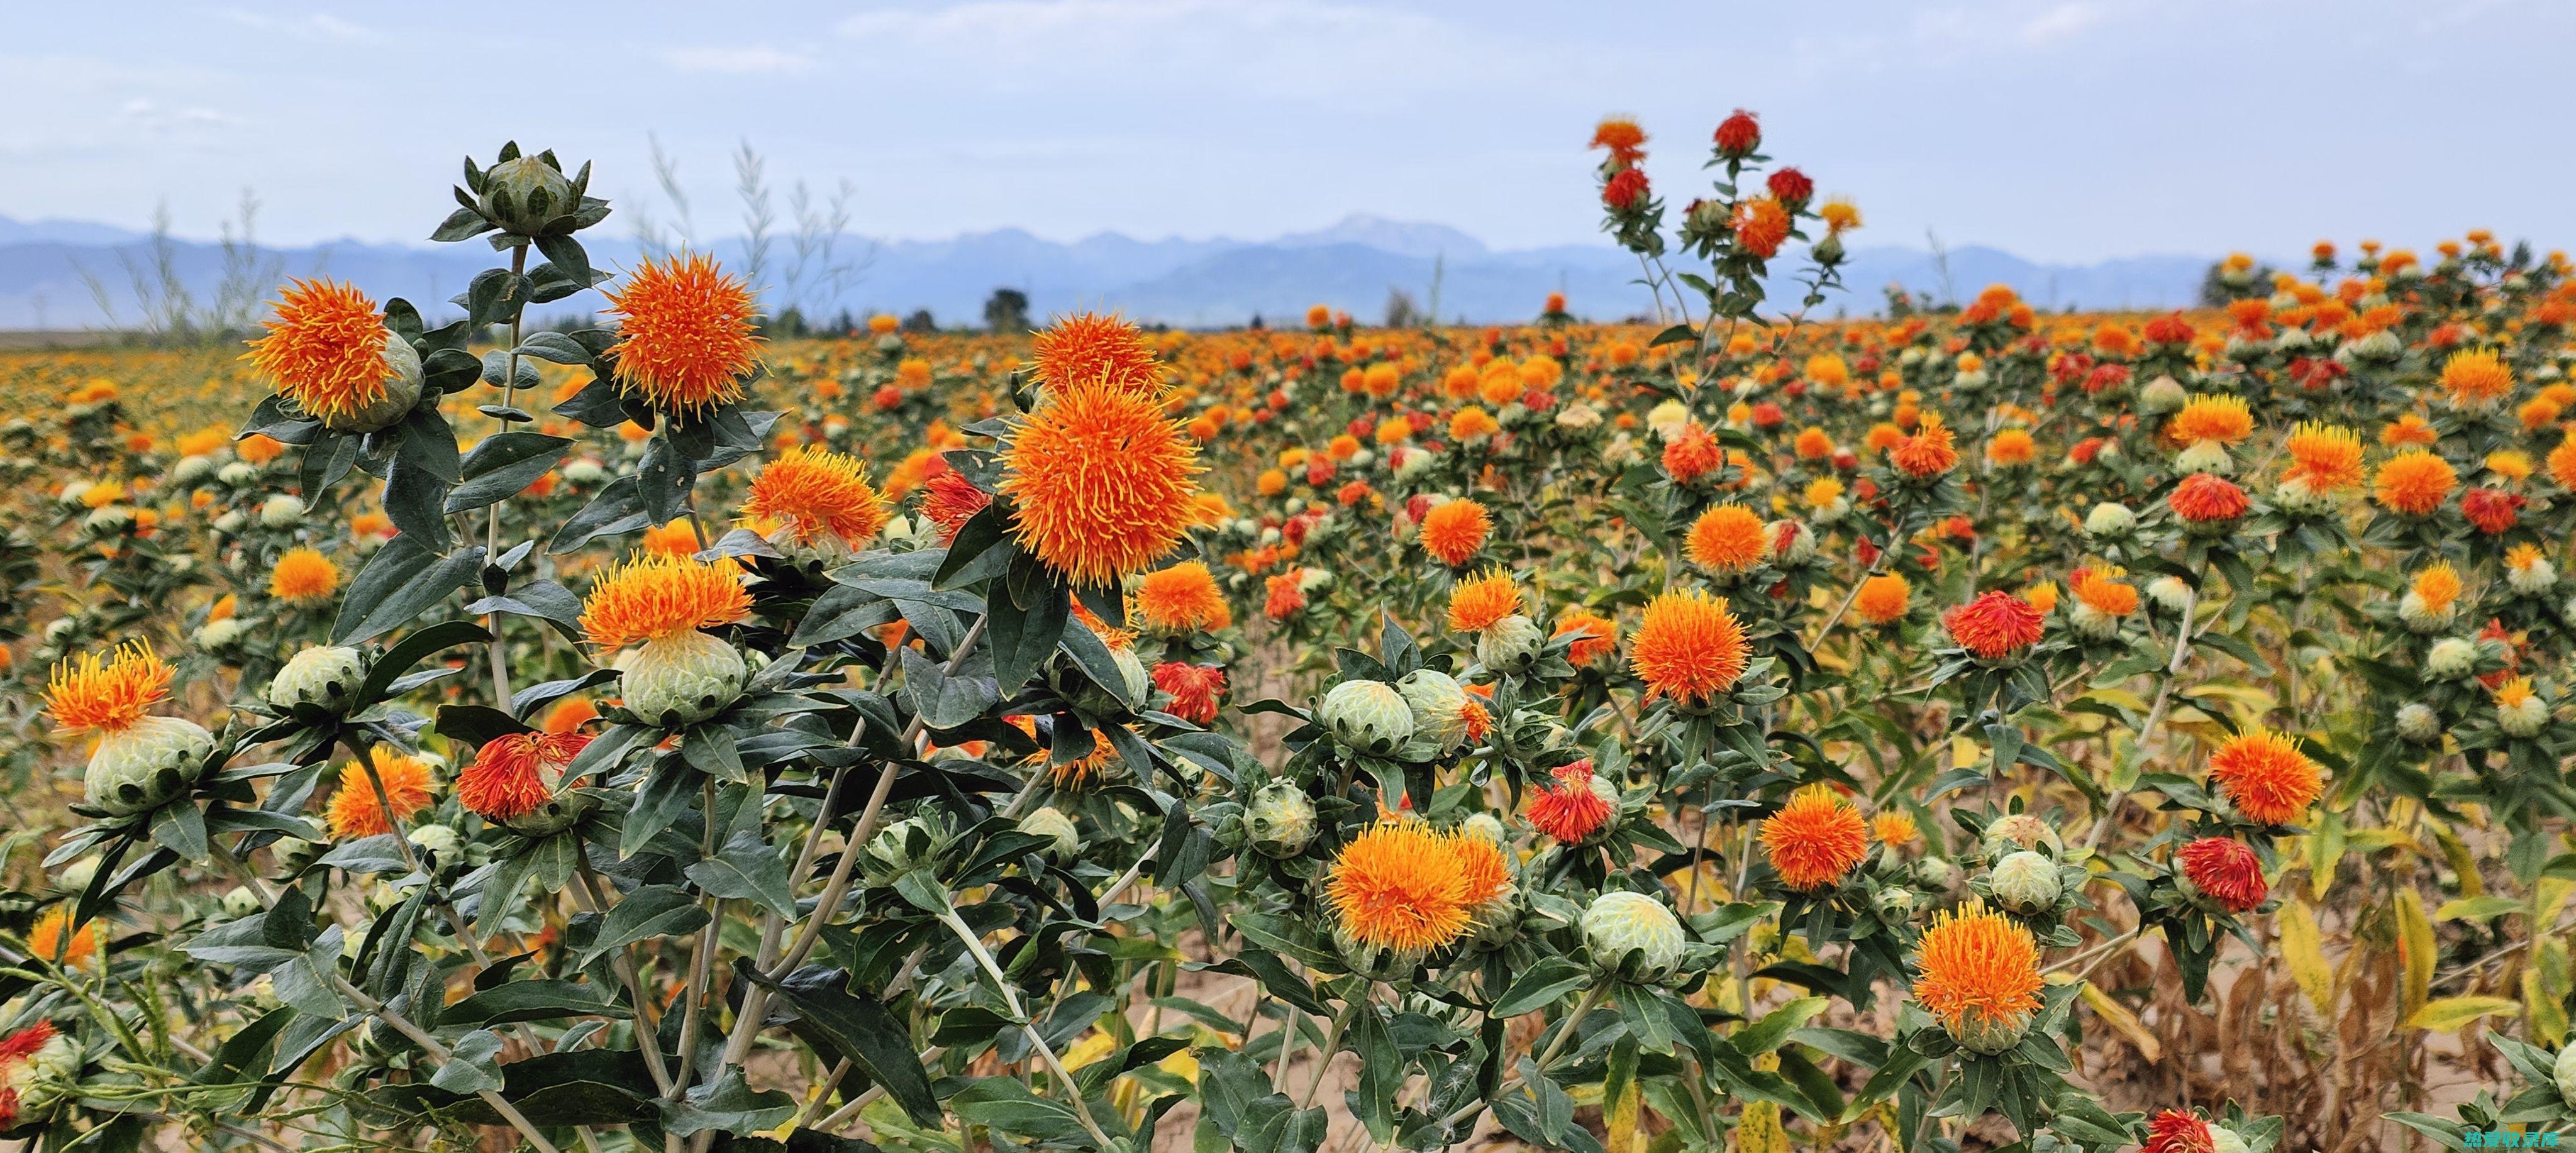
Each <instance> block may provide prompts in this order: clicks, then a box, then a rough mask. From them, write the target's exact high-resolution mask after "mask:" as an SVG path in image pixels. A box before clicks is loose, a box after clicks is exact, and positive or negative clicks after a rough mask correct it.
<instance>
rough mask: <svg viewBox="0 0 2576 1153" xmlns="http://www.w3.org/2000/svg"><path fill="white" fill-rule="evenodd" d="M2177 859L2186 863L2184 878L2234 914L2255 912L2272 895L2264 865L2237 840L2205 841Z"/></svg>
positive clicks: (2189, 847) (2187, 847) (2195, 843)
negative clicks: (2264, 872)
mask: <svg viewBox="0 0 2576 1153" xmlns="http://www.w3.org/2000/svg"><path fill="white" fill-rule="evenodd" d="M2174 856H2175V857H2177V858H2179V859H2180V860H2181V861H2182V875H2183V876H2184V877H2185V878H2187V879H2189V880H2190V881H2191V883H2192V884H2193V885H2194V886H2196V887H2198V888H2199V889H2200V891H2201V892H2204V893H2207V894H2209V896H2210V899H2211V900H2214V901H2217V902H2218V905H2219V907H2220V908H2223V909H2225V910H2227V911H2228V912H2230V913H2242V912H2246V911H2248V910H2251V909H2253V908H2255V907H2256V906H2259V905H2261V904H2262V903H2263V899H2264V898H2265V897H2268V896H2270V895H2271V892H2272V888H2271V886H2270V885H2269V884H2267V883H2265V882H2264V880H2263V862H2262V861H2261V860H2260V859H2258V858H2256V857H2255V856H2254V850H2252V849H2249V848H2246V847H2245V845H2244V843H2243V842H2240V841H2238V840H2236V839H2235V838H2233V837H2202V838H2200V839H2199V840H2196V841H2193V842H2192V843H2190V844H2188V845H2184V846H2183V847H2182V849H2181V850H2180V851H2179V852H2176V853H2175V854H2174Z"/></svg>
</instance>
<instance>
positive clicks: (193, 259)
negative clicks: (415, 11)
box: [0, 215, 2208, 329]
mask: <svg viewBox="0 0 2576 1153" xmlns="http://www.w3.org/2000/svg"><path fill="white" fill-rule="evenodd" d="M713 249H714V251H715V252H716V253H717V255H718V256H720V257H722V258H723V259H724V260H725V261H726V262H727V264H728V266H729V267H734V268H742V267H745V266H746V265H747V260H746V257H745V254H744V246H743V243H742V241H740V240H739V239H727V240H721V241H718V242H716V243H715V244H714V245H713ZM167 251H168V256H169V265H170V268H171V271H172V273H173V275H174V276H175V278H176V280H177V281H178V282H179V283H180V284H182V285H184V286H185V288H186V290H187V292H188V293H189V294H190V295H191V296H192V297H194V298H195V299H197V300H199V301H201V302H210V301H212V300H213V299H214V298H215V297H216V296H217V295H218V293H219V292H221V290H222V286H223V284H224V281H225V278H226V270H227V259H228V258H227V255H226V253H225V252H224V250H223V248H222V246H220V245H218V244H214V243H209V242H203V241H172V242H170V244H169V247H168V249H167ZM590 251H591V258H592V260H593V261H594V262H596V263H598V264H601V265H602V266H604V267H609V268H619V267H625V266H628V265H631V264H633V263H634V262H635V261H636V260H637V259H638V258H639V252H638V249H637V246H636V244H635V242H634V241H633V240H632V239H631V238H629V237H627V236H625V235H623V234H618V233H615V232H614V231H613V230H612V231H611V232H610V233H609V234H608V235H606V236H603V237H601V238H599V239H597V240H594V241H591V242H590ZM796 260H797V255H796V253H795V252H794V250H793V246H792V245H791V244H790V243H789V242H788V241H786V240H784V239H777V238H773V240H772V241H771V244H770V249H769V255H768V264H767V269H768V271H767V273H766V274H765V275H764V277H763V281H764V289H765V294H766V298H767V300H768V302H769V304H770V306H771V307H773V308H778V309H784V308H786V307H787V306H789V305H791V304H792V305H797V306H800V307H802V309H803V310H804V311H805V312H806V313H807V314H808V316H810V317H815V318H818V319H819V318H822V317H827V316H830V315H832V314H836V313H838V312H840V311H842V310H844V309H846V310H848V311H850V312H851V313H853V314H857V315H865V314H867V313H870V312H877V311H886V312H896V313H903V314H909V313H910V312H911V311H913V310H914V309H917V308H928V309H930V310H931V313H932V315H933V316H934V317H936V318H937V319H939V320H940V321H941V322H942V323H945V324H949V325H966V324H974V323H977V322H979V321H980V320H981V318H982V313H983V305H984V301H985V299H986V298H987V297H988V296H989V295H990V294H991V293H992V291H993V290H994V289H995V288H997V287H1004V286H1007V287H1012V288H1018V289H1020V290H1021V291H1023V292H1026V293H1027V294H1028V296H1029V301H1030V307H1031V309H1032V311H1033V313H1035V314H1036V315H1038V316H1040V317H1044V316H1046V315H1048V314H1050V313H1055V312H1062V311H1068V310H1073V309H1080V308H1117V309H1122V310H1124V311H1125V312H1126V313H1127V314H1128V315H1129V316H1132V317H1135V318H1137V319H1140V320H1145V321H1161V322H1165V323H1170V324H1176V325H1186V326H1220V325H1234V324H1242V323H1244V322H1246V321H1247V320H1249V319H1251V318H1252V317H1254V316H1260V317H1262V318H1263V319H1264V320H1265V321H1267V322H1269V323H1272V324H1278V323H1283V322H1284V323H1291V324H1293V323H1296V322H1297V321H1298V320H1299V319H1301V318H1302V317H1303V315H1304V313H1305V310H1306V308H1307V306H1309V305H1312V304H1318V303H1321V304H1326V305H1330V306H1332V307H1334V308H1338V309H1345V310H1348V311H1349V312H1350V313H1351V314H1352V315H1354V316H1358V317H1362V318H1364V319H1369V320H1374V319H1376V318H1378V317H1379V316H1380V315H1381V314H1382V312H1383V310H1384V308H1385V305H1386V302H1387V298H1388V293H1389V292H1390V290H1401V291H1403V292H1404V293H1406V294H1407V295H1408V296H1410V297H1411V298H1412V299H1413V301H1414V303H1415V304H1416V305H1417V306H1419V307H1424V308H1431V307H1436V308H1437V310H1438V315H1440V316H1441V317H1442V318H1444V319H1453V320H1466V321H1471V322H1483V321H1511V320H1520V319H1525V318H1528V317H1531V316H1534V315H1536V314H1537V312H1538V310H1539V306H1540V304H1541V302H1542V301H1543V299H1544V298H1545V297H1546V295H1547V294H1548V293H1550V292H1563V293H1565V294H1566V297H1567V299H1568V300H1569V301H1570V302H1571V305H1572V308H1573V311H1574V312H1575V313H1576V314H1578V315H1581V316H1586V317H1592V318H1596V319H1616V318H1620V317H1626V316H1637V315H1643V314H1646V313H1649V312H1651V311H1652V309H1653V301H1652V298H1651V296H1650V295H1649V294H1648V293H1647V291H1646V290H1645V288H1644V287H1642V286H1641V285H1640V284H1638V283H1637V277H1638V268H1637V261H1636V258H1635V257H1633V256H1631V255H1629V254H1628V253H1626V252H1623V251H1621V250H1619V249H1616V248H1613V247H1611V246H1610V245H1609V244H1608V243H1607V242H1603V243H1600V244H1572V245H1556V246H1551V247H1546V248H1535V249H1520V250H1500V251H1498V250H1494V249H1490V248H1488V247H1487V246H1486V245H1485V244H1484V243H1483V242H1482V241H1479V240H1478V239H1476V238H1475V237H1473V236H1470V235H1468V234H1466V233H1464V232H1460V231H1458V230H1457V229H1454V228H1450V227H1448V226H1446V225H1440V224H1429V223H1420V222H1411V221H1397V220H1388V219H1385V218H1382V217H1376V216H1367V215H1357V216H1351V217H1349V218H1346V219H1344V220H1342V221H1340V222H1338V223H1336V224H1333V225H1331V226H1329V227H1326V228H1322V229H1318V230H1315V231H1312V232H1304V233H1295V234H1290V235H1286V236H1280V237H1276V238H1273V239H1270V240H1261V241H1246V240H1235V239H1228V238H1223V237H1217V238H1209V239H1200V240H1192V239H1182V238H1166V239H1161V240H1138V239H1135V238H1132V237H1128V236H1123V235H1120V234H1118V233H1113V232H1104V233H1100V234H1097V235H1094V236H1089V237H1085V238H1083V239H1081V240H1076V241H1073V242H1071V243H1063V242H1058V241H1052V240H1047V239H1044V238H1042V237H1039V236H1035V235H1033V234H1031V233H1029V232H1027V231H1024V230H1022V229H1017V228H1003V229H996V230H993V231H990V232H977V233H969V234H965V235H961V236H956V237H951V238H948V239H945V240H892V241H881V242H880V241H871V240H867V239H865V238H861V237H854V236H844V237H841V238H838V240H837V241H836V242H835V248H834V252H833V254H832V255H831V256H830V257H829V258H828V259H827V258H823V257H820V256H809V257H808V258H807V260H806V262H805V269H806V271H805V275H804V276H802V277H801V279H798V280H796V281H795V282H794V283H792V284H791V283H790V280H791V275H792V268H793V265H794V263H795V261H796ZM495 262H496V257H495V256H494V254H493V252H492V251H491V250H490V249H489V248H487V247H485V246H483V245H481V244H472V243H468V244H451V245H439V246H429V245H425V244H424V245H417V246H414V245H389V244H370V243H365V242H361V241H355V240H343V241H338V242H334V243H329V244H321V245H312V246H307V247H300V248H290V249H269V250H264V251H262V252H261V253H260V254H259V258H258V264H257V268H256V276H257V278H259V279H262V280H272V281H273V280H276V279H279V278H283V277H286V276H331V277H336V278H340V279H344V280H349V281H353V282H355V283H357V284H358V285H359V286H360V287H362V288H365V289H366V290H367V291H368V292H370V293H372V294H374V295H376V296H377V297H378V298H379V299H381V298H384V297H389V296H402V297H405V298H408V299H410V300H411V301H412V302H413V303H415V304H417V305H419V306H420V307H421V309H422V311H423V312H424V313H425V314H428V315H429V316H430V317H432V318H433V320H435V319H436V318H439V317H442V316H452V315H454V313H455V310H454V309H453V308H452V307H450V306H448V305H446V303H445V302H446V300H447V298H448V297H450V296H453V295H455V294H456V293H459V292H461V291H463V290H464V288H465V285H466V283H467V282H468V281H469V280H471V279H472V278H473V276H474V274H475V273H476V272H479V271H481V270H483V269H485V268H488V267H491V266H493V264H494V263H495ZM154 264H155V256H154V250H153V244H152V239H151V238H150V237H149V236H146V235H143V234H140V233H136V232H133V231H130V230H126V229H120V228H115V227H111V226H108V225H101V224H91V223H84V222H78V221H62V220H46V221H36V222H31V223H30V222H19V221H14V220H10V219H8V218H6V217H0V329H25V328H34V327H38V326H40V325H42V326H45V327H51V328H58V329H67V328H91V327H108V326H127V325H132V324H134V323H136V322H137V321H138V319H139V318H140V316H141V314H142V311H143V310H142V309H141V308H140V307H139V306H138V290H137V283H138V281H140V282H141V283H146V284H149V283H155V282H157V281H158V280H159V274H158V270H157V269H156V268H155V267H154ZM826 266H840V267H841V268H842V270H843V272H844V273H845V275H844V276H842V277H841V278H839V280H838V281H837V283H835V282H834V281H833V280H832V279H831V278H827V277H826V276H824V275H823V274H822V272H821V270H822V269H823V268H824V267H826ZM2207 267H2208V259H2207V258H2205V257H2194V256H2154V257H2139V258H2134V259H2127V260H2113V261H2105V262H2102V263H2099V264H2089V265H2052V264H2041V263H2037V262H2033V261H2029V260H2024V259H2022V258H2020V257H2017V256H2014V255H2012V254H2010V253H2007V252H2003V251H2000V250H1997V249H1992V248H1982V247H1969V248H1960V249H1954V250H1951V251H1950V252H1948V253H1947V254H1946V264H1945V262H1944V260H1942V259H1938V258H1936V257H1935V256H1933V255H1932V254H1930V253H1926V252H1922V251H1919V250H1914V249H1905V248H1880V247H1873V248H1860V249H1855V250H1853V253H1852V259H1851V263H1850V264H1849V266H1848V267H1847V269H1846V271H1845V274H1844V283H1845V284H1846V285H1848V286H1849V291H1847V292H1845V293H1843V294H1840V295H1838V296H1836V297H1835V298H1833V299H1832V300H1830V301H1828V302H1827V303H1826V305H1825V306H1824V307H1823V308H1822V309H1821V310H1820V312H1823V313H1827V314H1831V313H1868V312H1874V311H1877V310H1879V309H1881V308H1882V307H1884V304H1885V297H1884V295H1883V293H1882V291H1881V290H1882V288H1883V286H1885V285H1887V284H1890V283H1896V284H1902V285H1904V286H1906V287H1907V288H1908V289H1909V290H1911V291H1912V292H1913V293H1914V295H1915V297H1916V298H1917V299H1918V300H1926V299H1940V298H1945V297H1963V296H1970V295H1973V294H1974V293H1976V292H1977V291H1978V290H1979V289H1982V288H1984V287H1985V286H1986V285H1988V284H1997V283H2000V284H2008V285H2011V286H2013V288H2014V289H2015V290H2017V291H2019V292H2020V293H2022V295H2023V296H2025V297H2026V298H2028V299H2030V300H2031V301H2033V302H2034V303H2037V304H2040V305H2043V306H2051V307H2067V306H2081V307H2089V308H2165V307H2179V306H2182V305H2185V304H2188V303H2189V302H2190V301H2191V299H2192V297H2193V295H2194V293H2195V292H2196V291H2197V289H2198V286H2199V282H2200V277H2201V274H2202V271H2203V270H2204V269H2206V268H2207ZM233 268H234V269H235V272H236V277H237V278H238V274H239V269H240V265H239V264H238V263H237V262H236V263H235V264H234V265H233ZM1435 281H1436V284H1435ZM1794 293H1795V286H1794V285H1791V284H1788V283H1785V282H1783V283H1781V284H1778V285H1776V286H1775V287H1774V297H1775V299H1780V300H1782V301H1784V302H1786V301H1788V299H1789V298H1790V297H1791V296H1792V295H1793V294H1794ZM102 295H103V296H104V298H105V301H106V307H105V308H102V306H101V297H102ZM601 305H602V302H601V301H600V300H599V299H598V298H597V297H596V296H594V295H590V294H584V295H582V296H577V297H574V298H572V299H569V300H565V301H562V302H559V303H557V304H555V305H552V306H550V308H549V309H548V310H546V315H547V316H548V317H552V316H561V315H565V314H569V313H579V312H591V311H595V310H597V309H598V308H600V307H601Z"/></svg>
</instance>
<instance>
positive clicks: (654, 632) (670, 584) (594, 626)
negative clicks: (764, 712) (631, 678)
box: [581, 553, 751, 649]
mask: <svg viewBox="0 0 2576 1153" xmlns="http://www.w3.org/2000/svg"><path fill="white" fill-rule="evenodd" d="M750 615H751V594H750V593H749V592H748V591H746V590H745V589H744V588H743V587H742V569H741V568H740V567H739V566H737V565H735V564H734V562H733V560H732V558H730V557H724V558H718V559H717V560H716V561H715V562H714V563H712V564H709V563H706V562H702V561H699V560H697V559H695V558H692V557H678V556H668V555H662V554H654V553H638V554H636V555H634V556H632V557H629V558H627V560H626V562H625V563H624V564H621V565H616V566H613V567H611V568H610V569H609V570H608V571H606V572H604V573H602V574H600V577H599V579H598V581H597V582H595V583H593V584H592V585H591V587H590V596H589V598H588V599H586V600H585V601H583V602H582V612H581V627H582V631H583V633H584V634H586V635H587V636H588V637H589V638H590V643H592V644H594V645H597V646H599V647H600V648H602V649H619V648H624V647H626V646H627V645H630V644H634V643H635V642H637V641H645V640H661V639H663V638H665V637H672V636H677V635H679V634H681V633H684V632H687V631H689V630H691V629H707V628H714V627H716V626H717V625H725V624H732V623H734V622H735V621H739V620H742V619H743V618H745V617H748V616H750Z"/></svg>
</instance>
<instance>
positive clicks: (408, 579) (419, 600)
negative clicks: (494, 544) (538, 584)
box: [331, 536, 483, 645]
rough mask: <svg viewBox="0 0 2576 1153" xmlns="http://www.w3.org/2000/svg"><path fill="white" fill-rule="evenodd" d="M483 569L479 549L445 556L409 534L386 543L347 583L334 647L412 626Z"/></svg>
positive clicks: (334, 632) (335, 626) (335, 624)
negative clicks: (354, 577) (424, 546)
mask: <svg viewBox="0 0 2576 1153" xmlns="http://www.w3.org/2000/svg"><path fill="white" fill-rule="evenodd" d="M482 567H483V547H482V546H481V545H475V546H472V547H469V548H465V549H461V550H459V551H457V552H454V553H451V554H448V555H446V556H441V555H439V554H437V553H434V552H431V551H429V550H428V549H426V548H423V547H422V546H421V545H420V543H419V542H418V541H415V540H413V539H412V538H411V537H409V536H397V537H395V538H394V539H392V540H389V541H386V542H385V544H384V547H382V548H379V549H377V550H376V555H374V556H372V557H369V558H368V559H367V567H365V568H363V569H360V570H358V576H357V579H355V580H352V581H350V582H349V591H348V593H347V594H346V595H345V598H344V599H343V600H341V602H340V616H339V619H338V620H337V621H335V622H333V624H332V626H331V635H332V639H333V643H336V644H344V645H354V644H359V643H362V642H365V641H370V640H374V639H375V638H377V637H380V636H383V635H384V634H386V633H389V632H392V631H393V630H395V629H397V628H400V627H402V626H403V625H405V624H408V623H410V622H411V620H412V618H414V617H417V616H419V615H420V614H422V613H424V612H427V611H429V609H430V607H431V606H432V605H435V604H437V603H438V602H439V601H441V600H443V599H445V598H446V596H447V594H449V593H452V592H454V591H456V590H457V589H459V588H463V587H464V586H465V585H466V583H467V582H469V581H472V580H473V579H474V575H475V574H476V573H477V572H479V571H481V570H482Z"/></svg>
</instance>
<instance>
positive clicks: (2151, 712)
mask: <svg viewBox="0 0 2576 1153" xmlns="http://www.w3.org/2000/svg"><path fill="white" fill-rule="evenodd" d="M2199 608H2200V590H2199V589H2193V590H2191V591H2190V592H2188V593H2185V594H2184V595H2183V601H2182V624H2181V626H2180V627H2178V628H2176V629H2175V630H2174V647H2173V657H2172V659H2170V660H2168V661H2166V662H2165V676H2164V683H2163V684H2160V685H2158V686H2156V700H2155V703H2154V704H2152V705H2149V706H2147V719H2146V722H2145V723H2144V724H2141V725H2139V726H2138V743H2137V746H2136V747H2137V749H2138V750H2139V753H2138V755H2139V756H2141V757H2144V756H2145V755H2146V752H2145V750H2146V747H2147V741H2148V740H2150V739H2151V738H2153V737H2154V736H2155V732H2156V729H2157V727H2158V726H2159V725H2162V724H2163V723H2164V718H2165V706H2166V705H2168V704H2170V703H2172V701H2173V687H2174V678H2175V677H2178V676H2181V675H2182V666H2183V664H2184V663H2185V662H2187V661H2189V660H2190V659H2191V626H2192V616H2193V614H2194V613H2195V612H2196V611H2197V610H2198V609H2199ZM2135 787H2136V785H2135V784H2134V783H2132V784H2130V785H2126V786H2123V787H2122V788H2121V789H2120V791H2118V792H2115V793H2113V794H2111V799H2110V800H2108V801H2105V802H2103V804H2102V815H2101V816H2100V817H2097V818H2095V819H2094V821H2093V831H2092V832H2091V833H2090V834H2088V835H2087V836H2086V837H2085V838H2084V851H2085V852H2087V853H2090V852H2092V851H2093V850H2094V849H2096V848H2099V847H2101V844H2102V837H2103V836H2104V834H2107V833H2109V832H2110V831H2111V826H2112V825H2113V824H2116V823H2117V822H2118V821H2119V819H2120V805H2121V803H2122V802H2124V801H2127V800H2128V799H2129V792H2130V790H2131V789H2134V788H2135Z"/></svg>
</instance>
